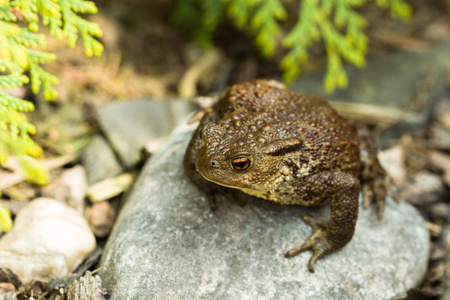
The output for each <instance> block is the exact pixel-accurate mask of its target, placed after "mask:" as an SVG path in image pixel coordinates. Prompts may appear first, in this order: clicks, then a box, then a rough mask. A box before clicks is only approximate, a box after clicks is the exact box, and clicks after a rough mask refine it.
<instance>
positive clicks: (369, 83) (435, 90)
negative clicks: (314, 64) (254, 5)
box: [291, 41, 450, 109]
mask: <svg viewBox="0 0 450 300" xmlns="http://www.w3.org/2000/svg"><path fill="white" fill-rule="evenodd" d="M449 53H450V41H441V42H439V43H437V44H436V45H435V47H433V48H432V49H430V50H429V51H424V52H404V51H403V52H400V51H399V52H394V53H392V54H389V55H386V56H383V57H382V58H379V59H371V60H368V61H367V65H366V66H365V67H364V68H363V69H358V68H356V67H354V66H350V65H348V66H346V67H345V70H346V71H347V75H348V79H349V85H348V88H347V89H344V90H341V89H337V90H336V91H335V92H334V93H333V94H331V95H329V94H327V93H326V92H325V90H324V88H323V78H324V74H323V73H319V74H316V75H314V76H309V77H302V78H299V79H297V80H296V81H294V82H293V83H292V85H291V88H292V90H294V91H298V92H301V93H313V94H320V95H322V96H325V97H326V98H327V99H328V100H337V101H349V102H359V103H372V104H377V105H386V106H394V107H399V108H403V109H408V108H410V105H411V104H412V102H414V101H415V100H416V97H417V95H416V93H417V89H416V84H417V83H418V81H420V80H424V79H426V78H427V76H430V79H433V80H431V84H430V86H429V87H428V89H425V91H424V92H428V93H429V94H431V96H433V97H434V96H436V97H438V95H437V94H442V93H445V88H446V82H445V74H446V72H447V68H448V67H449V66H450V55H448V54H449ZM430 109H431V107H430Z"/></svg>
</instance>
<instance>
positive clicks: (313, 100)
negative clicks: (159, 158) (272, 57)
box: [208, 81, 360, 176]
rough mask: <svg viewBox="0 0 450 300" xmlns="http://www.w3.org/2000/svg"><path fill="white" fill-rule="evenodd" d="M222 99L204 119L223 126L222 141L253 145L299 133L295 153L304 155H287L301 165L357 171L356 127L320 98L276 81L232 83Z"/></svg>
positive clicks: (231, 143) (291, 136) (224, 142)
mask: <svg viewBox="0 0 450 300" xmlns="http://www.w3.org/2000/svg"><path fill="white" fill-rule="evenodd" d="M220 99H221V100H220V101H219V102H218V103H217V104H216V105H215V107H214V108H213V112H212V113H211V115H210V120H208V121H210V122H213V123H216V124H217V125H219V126H221V127H222V128H223V129H224V134H223V135H221V139H222V141H221V144H227V145H235V143H240V144H241V145H244V144H245V145H246V146H247V147H250V148H253V147H254V148H257V147H263V146H264V145H267V144H270V143H271V142H274V141H277V140H285V139H289V138H298V139H299V140H300V141H302V145H301V148H298V149H296V152H297V153H299V154H302V155H297V156H293V157H291V159H294V161H293V162H294V163H296V160H297V159H298V160H299V161H298V164H297V165H300V167H301V166H302V165H304V166H305V164H309V165H312V169H311V172H315V171H321V170H323V169H327V170H329V169H333V168H338V169H341V170H343V171H348V172H351V173H352V174H354V175H356V176H357V175H358V173H359V171H360V158H359V149H358V143H357V141H356V140H355V138H356V131H355V128H354V127H353V126H352V125H350V124H349V123H348V122H347V121H346V120H345V119H344V118H342V117H341V116H340V115H339V114H338V113H337V112H336V111H335V110H334V109H333V108H332V107H331V106H330V105H329V104H328V103H327V102H326V101H325V100H323V99H322V98H321V97H318V96H315V95H309V94H299V93H296V92H293V91H291V90H289V89H288V88H286V86H285V85H283V84H280V83H278V82H276V81H256V82H244V83H242V84H238V85H234V86H232V87H230V88H229V89H228V90H227V91H226V92H225V94H224V95H222V96H221V97H220ZM232 141H234V142H235V143H233V142H232ZM252 146H253V147H252ZM224 150H225V149H224ZM279 154H280V155H281V154H285V152H284V153H283V152H282V151H281V152H280V153H279Z"/></svg>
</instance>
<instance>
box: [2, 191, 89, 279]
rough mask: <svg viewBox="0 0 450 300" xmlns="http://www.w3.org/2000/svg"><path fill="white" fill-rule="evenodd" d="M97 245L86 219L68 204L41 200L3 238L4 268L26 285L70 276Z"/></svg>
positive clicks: (27, 210)
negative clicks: (34, 281) (33, 281)
mask: <svg viewBox="0 0 450 300" xmlns="http://www.w3.org/2000/svg"><path fill="white" fill-rule="evenodd" d="M95 246H96V241H95V238H94V235H93V234H92V232H91V231H90V229H89V226H88V225H87V223H86V221H85V220H84V219H83V217H82V216H81V215H80V214H79V213H77V211H76V210H75V209H73V208H71V207H69V206H67V205H66V204H64V203H61V202H58V201H56V200H53V199H48V198H38V199H35V200H33V201H31V202H30V203H29V204H27V205H26V206H25V207H24V208H23V209H22V210H21V211H20V212H19V214H18V215H17V216H16V219H15V222H14V226H13V228H12V230H11V231H10V232H9V233H7V234H6V235H4V236H3V237H2V238H1V239H0V267H6V268H9V269H11V270H12V271H13V272H14V273H16V274H17V275H18V276H19V278H20V280H21V281H22V283H23V284H27V283H30V282H31V281H32V280H41V281H49V280H51V279H54V278H55V277H64V276H67V275H69V274H70V273H71V272H72V271H73V270H74V269H75V268H76V267H77V266H78V265H79V264H80V263H81V262H82V261H83V260H84V259H85V258H86V257H87V256H88V254H89V253H91V252H92V251H93V250H94V249H95Z"/></svg>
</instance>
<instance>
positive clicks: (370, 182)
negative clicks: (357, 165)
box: [354, 122, 392, 219]
mask: <svg viewBox="0 0 450 300" xmlns="http://www.w3.org/2000/svg"><path fill="white" fill-rule="evenodd" d="M354 126H355V127H356V132H357V138H358V142H359V153H360V157H361V173H360V175H359V179H360V180H361V184H362V194H363V208H364V209H367V208H368V207H369V205H370V204H371V203H375V205H376V208H377V217H378V219H382V218H383V211H384V206H385V202H386V194H387V190H388V188H390V187H391V182H390V178H389V177H388V176H387V174H386V171H385V170H384V169H383V167H382V166H381V165H380V162H379V160H378V157H377V147H376V143H375V140H374V138H373V136H372V133H371V132H370V130H369V129H368V128H367V127H366V126H365V125H364V124H362V123H361V122H355V123H354ZM391 190H392V189H391Z"/></svg>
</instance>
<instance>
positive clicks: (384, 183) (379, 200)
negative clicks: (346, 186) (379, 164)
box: [362, 174, 396, 220]
mask: <svg viewBox="0 0 450 300" xmlns="http://www.w3.org/2000/svg"><path fill="white" fill-rule="evenodd" d="M389 181H390V178H389V177H388V176H384V174H383V176H379V177H375V178H373V179H370V180H367V181H365V182H363V188H362V192H363V208H364V209H367V208H368V207H369V206H370V204H371V203H375V206H376V209H377V217H378V220H381V219H382V218H383V212H384V207H385V204H386V194H387V190H388V189H389V190H390V191H392V190H393V189H392V187H391V183H390V182H389ZM394 196H395V195H394ZM394 199H396V198H395V197H394Z"/></svg>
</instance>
